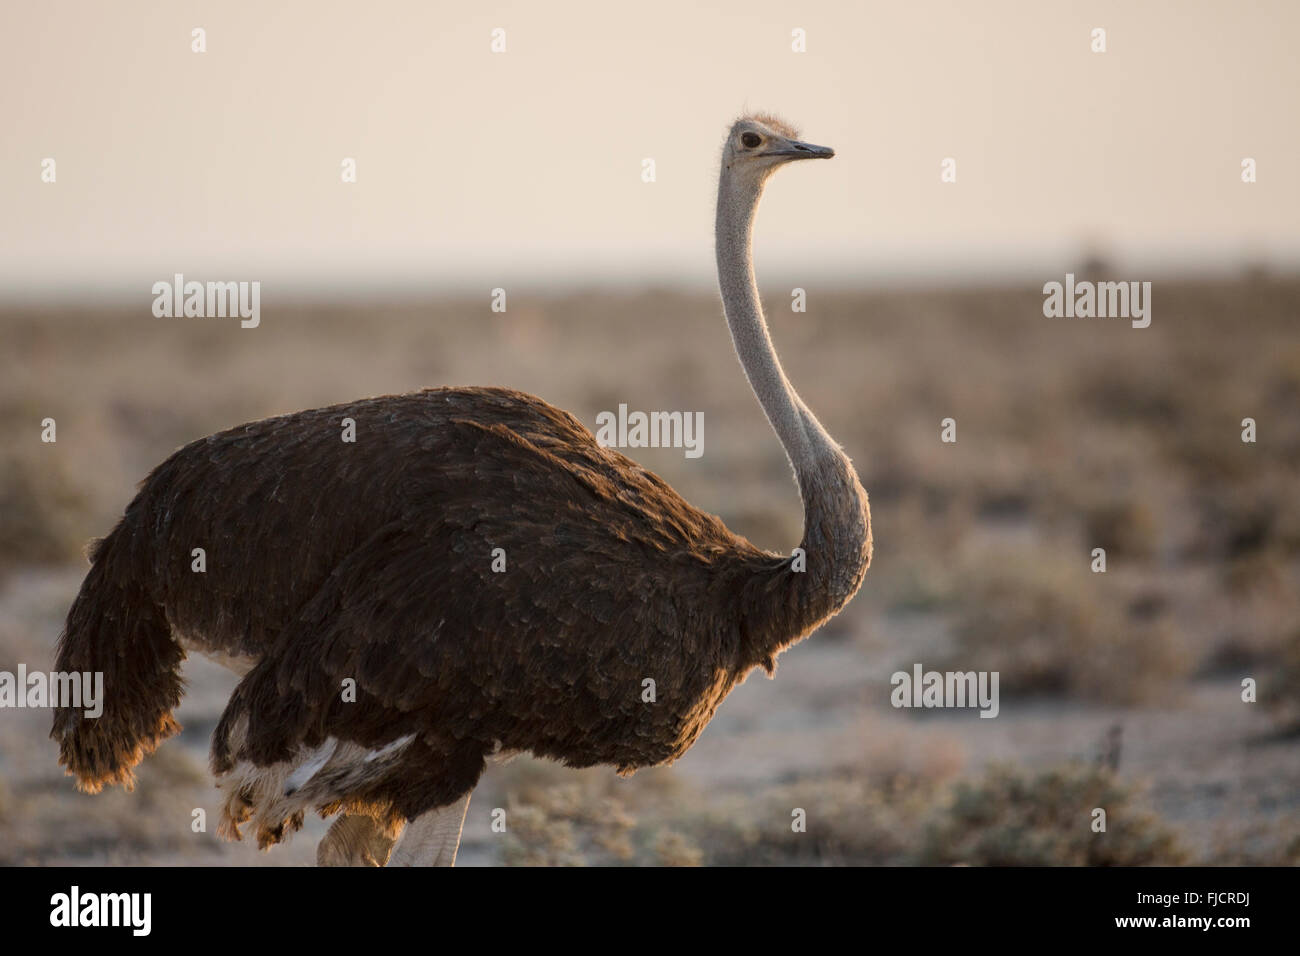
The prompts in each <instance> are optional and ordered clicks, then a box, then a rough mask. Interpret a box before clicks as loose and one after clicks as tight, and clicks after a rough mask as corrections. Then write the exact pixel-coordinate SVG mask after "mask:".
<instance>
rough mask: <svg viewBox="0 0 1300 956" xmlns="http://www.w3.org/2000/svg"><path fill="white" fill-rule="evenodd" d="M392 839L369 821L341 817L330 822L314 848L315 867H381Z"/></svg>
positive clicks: (354, 815)
mask: <svg viewBox="0 0 1300 956" xmlns="http://www.w3.org/2000/svg"><path fill="white" fill-rule="evenodd" d="M395 839H396V836H395V835H394V834H392V833H389V832H388V831H386V830H385V829H384V828H383V827H381V826H380V825H379V824H378V823H376V822H375V820H374V819H373V818H372V817H368V816H366V815H364V814H359V813H345V814H343V815H342V816H340V817H339V818H338V819H337V820H335V821H334V824H333V826H331V827H330V828H329V832H328V833H326V834H325V836H324V838H323V839H322V840H321V841H320V845H319V846H318V847H316V865H317V866H383V865H385V864H386V863H387V862H388V857H389V854H390V853H392V851H393V841H394V840H395Z"/></svg>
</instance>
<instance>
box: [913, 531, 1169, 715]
mask: <svg viewBox="0 0 1300 956" xmlns="http://www.w3.org/2000/svg"><path fill="white" fill-rule="evenodd" d="M1112 574H1113V572H1112ZM1112 580H1114V578H1112V577H1111V576H1110V575H1101V574H1093V573H1092V572H1091V571H1090V570H1089V563H1088V561H1087V560H1086V556H1081V557H1080V558H1079V560H1078V561H1077V562H1075V563H1066V562H1062V561H1061V560H1060V559H1059V558H1056V557H1048V556H1045V555H1042V554H1024V553H1016V554H1012V555H1006V556H1003V557H1000V558H996V559H991V560H987V561H985V562H984V563H981V564H980V565H978V566H976V567H975V568H973V569H972V570H970V571H968V572H967V573H966V574H965V575H964V580H963V581H962V582H961V583H960V584H959V585H958V588H957V591H958V596H959V598H958V599H959V603H960V611H959V613H958V618H957V621H956V624H955V627H954V630H953V639H954V647H953V651H952V653H951V655H950V657H949V658H948V659H947V660H946V661H944V662H942V663H941V664H940V665H939V666H940V667H941V668H942V669H952V670H961V671H966V670H988V671H998V672H999V674H1000V677H999V689H1000V691H1001V692H1003V693H1010V694H1052V695H1066V696H1071V697H1078V698H1084V699H1090V700H1100V701H1109V702H1113V703H1123V704H1131V703H1135V702H1139V701H1145V700H1150V699H1153V698H1156V697H1158V696H1160V695H1161V694H1162V693H1163V692H1165V691H1166V690H1167V689H1168V686H1169V685H1170V684H1172V682H1173V681H1174V680H1175V679H1177V678H1180V677H1182V676H1184V675H1185V674H1186V673H1187V672H1188V670H1189V668H1190V661H1189V660H1188V659H1187V655H1185V654H1183V653H1181V652H1180V650H1179V648H1178V646H1177V642H1176V641H1175V639H1174V635H1173V630H1172V627H1171V625H1170V623H1169V620H1168V618H1167V615H1166V613H1165V612H1164V610H1163V609H1161V608H1159V605H1158V604H1157V605H1156V606H1157V612H1156V613H1150V611H1149V602H1137V603H1136V604H1135V603H1134V602H1132V601H1130V599H1129V595H1126V594H1124V593H1122V591H1123V585H1115V586H1111V590H1110V593H1107V588H1108V586H1109V582H1110V581H1112ZM1130 607H1132V608H1134V609H1135V610H1132V611H1130Z"/></svg>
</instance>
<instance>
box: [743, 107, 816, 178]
mask: <svg viewBox="0 0 1300 956" xmlns="http://www.w3.org/2000/svg"><path fill="white" fill-rule="evenodd" d="M798 135H799V134H798V133H797V132H796V131H795V129H794V128H793V127H791V126H790V125H789V124H788V123H784V122H782V121H781V120H779V119H777V118H776V117H775V116H771V115H768V114H765V113H756V114H752V115H750V116H742V117H741V118H740V119H738V120H736V122H735V124H734V125H733V126H732V127H731V132H730V133H729V134H728V135H727V141H726V144H725V145H724V146H723V148H722V150H723V151H722V167H723V169H724V170H726V171H727V172H728V173H730V174H731V176H733V177H735V178H736V179H738V180H741V181H744V182H748V183H749V184H752V185H754V186H761V185H762V184H763V183H764V182H765V181H766V180H767V177H768V176H770V175H772V172H773V171H774V170H775V169H776V168H777V167H778V166H782V165H784V164H785V163H789V162H792V161H794V160H798V159H830V158H831V157H832V156H834V155H835V150H833V149H831V148H830V147H829V146H814V145H813V144H812V143H804V142H801V141H800V140H799V138H798Z"/></svg>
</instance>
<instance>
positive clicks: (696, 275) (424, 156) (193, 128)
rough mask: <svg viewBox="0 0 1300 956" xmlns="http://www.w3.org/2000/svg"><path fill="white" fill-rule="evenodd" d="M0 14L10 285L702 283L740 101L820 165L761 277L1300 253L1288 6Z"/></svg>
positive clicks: (153, 9)
mask: <svg viewBox="0 0 1300 956" xmlns="http://www.w3.org/2000/svg"><path fill="white" fill-rule="evenodd" d="M4 20H5V23H4V29H3V31H2V32H0V104H2V106H3V113H2V116H3V129H4V135H3V138H2V140H0V195H2V196H3V200H2V203H0V297H7V298H15V297H17V298H29V297H33V296H34V297H37V298H48V297H62V296H69V295H77V294H98V293H103V292H108V291H114V292H127V291H129V292H131V294H139V292H138V290H140V289H145V290H147V289H148V287H149V286H150V285H151V284H152V283H153V282H154V281H156V280H158V279H163V278H170V276H171V275H172V274H173V273H175V272H183V273H185V274H186V276H187V278H194V279H199V280H208V279H241V280H243V279H258V280H262V281H263V284H264V286H265V285H266V284H267V283H268V282H275V281H279V282H281V283H283V284H285V286H286V287H295V288H299V289H303V290H306V291H309V292H310V291H325V292H329V291H331V290H336V289H354V290H356V289H370V288H374V287H376V286H383V287H390V288H394V289H399V288H400V289H410V290H414V291H417V292H420V293H423V294H431V293H437V292H438V291H439V290H443V289H445V290H448V291H451V290H458V289H469V288H477V287H479V286H488V287H491V286H498V285H500V286H509V285H510V284H511V283H512V282H516V283H530V282H531V283H536V282H539V281H548V282H557V283H560V284H563V285H567V286H581V285H584V284H588V283H592V284H599V283H605V282H609V281H638V282H639V281H655V282H678V281H680V282H689V283H693V284H701V283H707V282H710V281H711V276H712V269H713V261H712V227H713V199H714V189H715V186H716V182H717V160H718V154H719V148H720V144H721V139H722V136H723V134H724V132H725V130H726V128H727V126H728V125H729V123H730V122H731V120H732V119H734V118H735V116H736V115H738V114H739V113H741V112H742V111H744V110H746V109H754V110H770V111H773V112H776V113H778V114H780V115H782V116H784V117H786V118H787V119H789V120H790V121H792V122H793V123H795V124H796V125H797V126H799V127H800V129H801V131H802V133H803V135H804V137H805V138H806V139H808V140H810V141H812V142H817V143H823V144H826V145H829V146H833V147H834V148H835V149H836V151H837V156H836V158H835V159H833V160H831V161H830V162H825V163H807V164H800V165H798V166H796V167H794V168H791V169H788V170H783V171H782V172H781V173H779V174H778V176H777V178H776V179H775V180H774V181H773V183H772V185H771V187H770V188H769V190H768V193H767V197H766V199H765V201H764V207H763V209H762V211H761V213H760V215H759V221H758V238H757V243H756V247H757V257H758V265H759V270H760V274H763V275H768V276H785V275H788V274H794V275H799V274H805V273H806V274H809V275H813V274H816V275H817V276H819V277H833V278H837V279H839V280H841V281H843V282H846V283H853V282H858V281H880V280H891V279H896V278H903V279H906V278H908V277H921V278H922V279H925V278H927V277H942V276H949V277H951V276H953V275H954V274H958V275H996V274H1005V275H1021V276H1023V275H1028V276H1036V275H1039V274H1040V273H1041V272H1044V271H1045V272H1047V273H1049V274H1048V275H1047V276H1046V277H1048V278H1050V277H1051V276H1050V273H1051V272H1053V271H1055V270H1057V269H1058V266H1060V265H1061V264H1062V263H1068V262H1069V261H1071V260H1070V257H1071V256H1072V255H1073V254H1074V253H1076V252H1077V251H1078V250H1079V249H1081V248H1083V247H1085V246H1095V247H1096V248H1099V249H1102V250H1104V251H1107V252H1108V253H1110V254H1111V255H1112V256H1113V257H1114V258H1115V259H1116V260H1117V261H1121V262H1125V263H1132V264H1136V265H1140V266H1142V267H1150V268H1153V269H1155V268H1160V269H1175V270H1177V269H1182V270H1187V269H1196V270H1198V271H1200V270H1203V269H1205V268H1224V269H1235V268H1237V267H1239V266H1240V265H1241V264H1242V263H1244V262H1247V261H1253V260H1262V261H1266V262H1271V263H1273V264H1275V265H1277V266H1278V267H1281V268H1290V269H1294V268H1296V267H1297V263H1300V185H1298V182H1300V180H1298V177H1297V173H1298V172H1300V109H1298V108H1297V106H1298V104H1297V99H1298V98H1300V55H1297V53H1296V50H1295V43H1296V42H1297V36H1298V35H1300V31H1298V30H1297V27H1300V3H1296V2H1292V0H1277V2H1251V0H1243V2H1232V0H1220V2H1188V0H1178V2H1173V0H1170V2H1149V0H1139V2H1050V0H1024V2H987V3H974V2H961V0H952V2H906V3H899V2H897V0H890V2H883V3H850V2H843V3H828V2H820V3H819V2H805V0H798V2H794V0H786V2H770V0H738V2H727V3H722V2H712V3H710V2H703V3H701V2H689V3H677V2H668V0H655V2H654V3H649V4H636V5H615V4H609V3H600V2H570V0H559V2H554V3H526V2H520V3H475V4H468V3H465V4H450V3H437V2H432V3H424V2H383V0H377V2H364V3H322V2H280V0H276V2H251V0H250V2H224V3H200V2H193V0H188V2H187V0H176V2H167V3H141V2H132V0H120V2H113V3H103V2H90V0H84V2H64V3H40V4H21V5H20V4H11V5H10V6H9V8H8V9H7V10H6V12H5V18H4ZM195 27H202V28H204V29H205V30H206V34H207V36H206V41H207V52H206V53H202V54H196V53H193V52H191V30H192V29H193V28H195ZM496 27H500V28H502V29H504V30H505V35H506V47H507V49H506V52H505V53H499V54H494V53H492V52H491V51H490V43H491V31H492V30H493V28H496ZM1094 27H1102V28H1104V29H1105V30H1106V43H1107V51H1106V52H1105V53H1093V52H1091V50H1090V43H1091V38H1090V33H1091V30H1092V29H1093V28H1094ZM796 28H799V29H802V30H804V31H806V37H807V39H806V45H807V52H805V53H795V52H793V51H792V49H791V44H792V31H793V30H794V29H796ZM47 157H50V158H53V159H54V160H55V162H56V172H57V181H56V182H55V183H53V184H48V183H43V182H42V181H41V163H42V160H44V159H45V158H47ZM344 157H354V158H355V159H356V161H357V169H358V182H357V183H356V184H344V183H342V182H341V181H340V164H341V162H342V160H343V158H344ZM945 157H952V158H954V159H955V160H956V163H957V182H956V183H952V184H944V183H941V182H940V163H941V161H942V160H943V159H944V158H945ZM1244 157H1252V158H1254V159H1255V160H1256V162H1257V169H1258V182H1257V183H1255V184H1253V185H1245V184H1243V183H1242V182H1241V161H1242V159H1243V158H1244ZM645 158H653V159H654V161H655V166H656V174H657V181H656V182H654V183H645V182H642V179H641V169H642V160H643V159H645ZM1141 277H1142V276H1141V275H1135V276H1134V278H1141Z"/></svg>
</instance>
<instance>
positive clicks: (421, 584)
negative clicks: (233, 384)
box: [53, 388, 870, 838]
mask: <svg viewBox="0 0 1300 956" xmlns="http://www.w3.org/2000/svg"><path fill="white" fill-rule="evenodd" d="M344 418H351V419H353V420H355V422H356V441H355V443H344V442H343V441H342V440H341V434H342V420H343V419H344ZM845 468H847V465H846V466H845ZM840 477H841V478H842V480H844V481H848V480H852V481H853V482H855V483H856V477H851V469H848V470H847V473H846V474H845V475H843V476H840ZM814 493H815V492H814V491H810V490H807V489H805V497H806V498H807V496H808V495H810V494H814ZM806 503H807V501H806ZM859 518H860V519H861V520H863V521H865V520H866V519H865V514H864V515H862V516H859ZM828 536H829V529H826V528H819V527H810V528H808V529H806V533H805V547H807V548H808V570H807V572H806V573H794V572H792V571H791V567H790V563H791V562H790V559H789V558H788V557H783V556H780V555H775V554H770V553H767V552H764V551H762V550H760V549H758V548H755V547H754V546H753V545H751V544H750V543H749V542H748V541H746V540H745V539H744V538H741V537H738V536H736V535H734V534H732V533H731V532H730V531H728V530H727V528H726V527H725V526H724V525H723V524H722V522H721V521H720V520H718V519H717V518H716V517H714V516H712V515H709V514H706V513H704V512H702V511H699V510H698V509H696V508H694V507H692V506H691V505H690V504H688V503H687V502H686V501H684V500H683V499H682V498H681V497H680V496H679V495H677V493H676V492H674V491H673V490H672V489H671V488H669V487H668V485H666V484H665V483H664V482H663V481H662V480H660V479H659V478H658V477H657V476H655V475H654V474H652V473H650V472H648V471H646V470H645V469H643V468H641V467H640V466H639V465H637V464H636V463H635V462H633V461H631V460H629V459H628V458H626V457H625V456H623V455H621V454H619V453H618V452H616V451H614V450H611V449H607V448H602V447H601V446H600V445H598V444H597V442H596V440H595V438H594V437H593V436H592V434H591V433H590V432H589V431H588V430H587V429H586V428H584V427H583V426H582V425H581V423H579V422H578V421H577V420H576V419H574V418H573V417H572V416H571V415H569V414H567V413H565V412H563V411H560V410H559V409H556V408H554V407H552V406H550V405H548V404H546V403H545V402H543V401H541V400H539V399H537V398H533V397H531V396H528V395H524V394H522V393H520V392H515V391H511V390H507V389H495V388H442V389H430V390H426V391H423V392H418V393H415V394H410V395H401V396H389V397H383V398H375V399H367V400H363V401H358V402H353V403H350V404H347V405H337V406H332V407H329V408H321V409H314V410H310V411H304V412H299V413H297V414H293V415H286V416H281V417H278V418H271V419H266V420H264V421H259V422H253V423H251V424H247V425H242V426H239V427H237V428H233V429H230V430H228V431H224V432H221V433H219V434H216V435H212V436H210V437H208V438H205V439H202V440H200V441H196V442H194V443H192V444H190V445H187V446H186V447H184V448H182V449H181V450H179V451H178V452H176V453H175V454H174V455H172V456H171V457H170V458H168V459H167V460H166V461H165V462H163V463H162V464H161V465H160V466H159V467H158V468H157V469H155V470H154V472H153V473H152V474H151V475H150V476H149V478H148V479H147V480H146V481H145V482H144V483H143V485H142V487H141V489H140V492H139V494H138V495H137V496H136V498H135V499H134V500H133V501H132V502H131V504H130V505H129V506H128V508H127V509H126V513H125V515H124V517H123V518H122V520H121V521H120V523H119V524H118V525H117V527H116V528H115V529H114V530H113V532H112V533H111V534H110V535H109V536H108V537H107V538H106V539H105V540H104V541H103V542H102V544H100V545H99V547H98V548H97V549H96V550H95V552H94V555H93V561H94V564H93V566H92V568H91V570H90V573H89V574H88V575H87V577H86V581H85V583H84V584H83V586H82V590H81V593H80V595H79V596H78V598H77V601H76V602H75V603H74V605H73V608H72V610H71V612H70V613H69V617H68V626H67V630H66V632H65V635H64V637H63V639H62V641H61V644H60V654H59V664H58V666H59V667H60V669H69V670H74V669H99V670H103V671H104V672H105V683H106V691H107V694H106V696H107V697H108V702H107V704H106V710H105V713H104V716H103V717H102V718H100V720H99V721H87V720H85V719H84V718H82V717H81V716H80V715H79V714H77V713H74V712H71V711H66V710H60V711H59V712H58V713H57V714H56V717H55V726H54V732H53V736H54V737H56V739H59V740H60V744H61V754H62V761H63V762H64V763H65V764H66V765H67V766H68V767H69V768H70V770H71V771H72V772H74V773H75V774H76V775H77V776H78V778H79V780H80V782H81V783H82V785H83V786H84V787H86V788H87V789H98V788H99V787H100V786H102V785H103V784H106V783H117V782H126V781H129V779H130V773H131V767H132V766H133V765H134V764H135V763H136V762H138V760H139V759H140V758H141V756H143V754H144V753H145V752H147V751H148V750H150V749H152V748H153V747H154V746H156V744H157V742H158V741H159V740H160V739H162V738H163V737H165V736H166V735H167V734H168V733H171V732H174V730H175V729H176V726H175V723H174V721H172V719H171V716H170V712H171V710H172V708H173V707H174V706H175V704H176V703H177V701H178V699H179V695H180V681H179V677H178V676H177V673H176V671H177V667H178V665H179V663H180V660H181V659H182V657H183V651H182V650H181V648H180V646H179V645H178V644H177V643H176V640H175V639H174V637H173V635H185V636H186V637H187V638H188V639H190V640H194V641H196V642H197V643H199V644H200V645H201V646H202V647H204V648H205V649H208V650H212V651H220V652H224V653H227V654H236V655H252V656H254V657H256V658H258V659H259V661H260V662H259V663H258V664H257V665H256V666H255V667H254V668H253V670H252V671H251V672H250V673H248V675H247V676H246V677H245V678H244V679H243V681H242V682H241V683H240V685H239V687H238V688H237V690H236V691H235V693H234V695H233V696H232V698H231V700H230V702H229V705H228V707H227V709H226V712H225V714H224V715H223V717H222V720H221V722H220V724H219V726H218V728H217V730H216V732H215V734H214V737H213V745H212V758H213V768H214V770H215V771H216V772H217V773H224V772H227V771H229V770H230V769H231V768H232V767H233V765H234V763H235V762H236V761H239V760H249V761H252V762H253V763H254V764H257V765H267V764H271V763H274V762H277V761H283V760H288V759H290V758H292V757H293V756H294V755H295V754H296V753H297V752H298V751H299V750H300V748H302V747H303V746H307V747H314V746H316V745H318V744H320V743H321V742H323V741H324V740H325V739H326V738H328V737H334V738H337V739H339V740H346V741H351V742H354V743H357V744H360V745H363V746H365V747H370V748H378V747H382V746H384V745H385V744H387V743H389V742H391V741H393V740H395V739H397V738H399V737H401V736H404V735H407V734H414V735H415V736H416V741H415V743H413V744H412V745H411V746H409V747H407V748H406V749H405V750H404V751H403V754H402V759H401V761H400V762H399V763H398V764H396V765H395V767H394V769H393V771H392V772H390V773H388V774H387V775H386V776H385V777H384V778H383V779H381V780H379V781H377V782H371V783H369V784H367V787H366V789H365V791H364V792H358V793H355V794H352V795H350V797H349V798H348V800H346V801H344V803H348V804H349V805H355V806H362V807H368V808H370V810H371V812H375V813H376V814H379V815H383V814H387V815H388V816H390V817H392V818H394V819H396V818H398V817H402V818H408V819H409V818H412V817H414V816H416V815H418V814H420V813H422V812H424V811H426V810H428V809H432V808H434V807H438V806H443V805H446V804H449V803H452V802H454V801H455V800H456V799H457V798H459V797H460V796H462V795H463V794H464V793H465V792H467V791H468V790H469V789H471V788H472V787H473V785H474V784H475V782H476V781H477V780H478V777H479V775H480V774H481V772H482V770H483V766H484V756H485V755H486V754H488V753H490V752H492V751H493V750H494V749H496V748H498V747H502V748H505V749H508V750H526V751H531V752H533V753H535V754H537V755H539V756H543V757H551V758H555V759H557V760H561V761H563V762H564V763H566V764H569V765H571V766H578V767H581V766H589V765H593V764H602V763H608V764H612V765H614V766H616V767H617V768H618V769H619V771H620V772H624V773H626V772H631V771H633V770H635V769H636V768H638V767H643V766H648V765H652V764H660V763H664V762H666V761H671V760H673V759H675V758H677V757H679V756H680V755H681V754H682V753H683V752H684V751H685V750H686V749H687V748H688V747H689V746H690V745H691V744H692V743H693V742H694V741H695V739H696V738H697V737H698V736H699V734H700V732H701V731H702V730H703V728H704V726H705V725H706V724H707V723H708V721H709V720H710V718H711V717H712V716H713V713H714V711H715V710H716V708H717V706H718V704H719V703H720V702H721V701H722V699H723V697H725V696H726V694H727V693H728V692H729V691H730V690H731V689H732V688H733V687H734V686H735V684H736V683H737V682H738V681H740V680H742V679H743V678H744V676H745V675H746V674H747V673H748V672H749V671H750V670H751V669H752V668H754V667H755V666H762V667H764V668H766V669H768V670H769V671H770V670H771V669H772V667H773V666H774V662H775V656H776V654H777V653H779V652H780V650H781V649H782V648H784V647H785V646H787V645H789V644H791V643H793V642H794V641H796V640H798V639H800V638H801V637H803V636H805V635H806V634H808V633H809V632H810V631H811V630H813V629H814V628H815V627H816V626H817V625H818V624H820V623H821V622H822V621H824V620H825V619H826V618H827V617H829V616H830V615H831V614H833V613H835V611H836V610H838V609H839V607H840V606H841V605H842V604H843V603H844V602H845V601H847V600H848V597H849V596H851V595H852V593H853V591H855V590H856V589H857V586H858V584H859V583H860V582H861V580H862V574H863V573H864V572H865V569H866V563H867V561H868V560H869V555H870V535H869V531H868V532H867V535H866V542H867V543H866V545H865V549H864V548H863V547H862V546H861V544H860V543H855V544H854V545H853V549H854V551H853V552H851V553H847V554H839V553H836V552H835V551H834V548H833V547H830V546H824V545H827V544H828ZM831 543H833V542H831ZM194 548H203V549H205V551H206V558H207V571H206V573H196V572H194V571H192V570H191V560H192V559H191V551H192V549H194ZM494 548H502V549H504V550H505V554H506V561H507V570H506V571H505V572H504V573H494V572H493V571H492V554H493V549H494ZM346 678H352V679H354V680H355V681H356V686H357V700H356V702H355V703H347V702H344V700H343V697H342V693H341V692H342V686H343V681H344V679H346ZM647 678H649V679H653V680H654V682H655V692H656V700H655V702H653V703H646V702H643V700H642V690H643V681H644V680H645V679H647ZM243 720H246V721H247V732H246V733H242V734H237V735H236V734H232V730H233V729H234V728H235V727H236V726H237V725H239V724H240V722H241V721H243ZM289 822H290V823H292V821H289ZM272 837H274V838H278V837H279V834H278V833H275V834H272Z"/></svg>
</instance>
